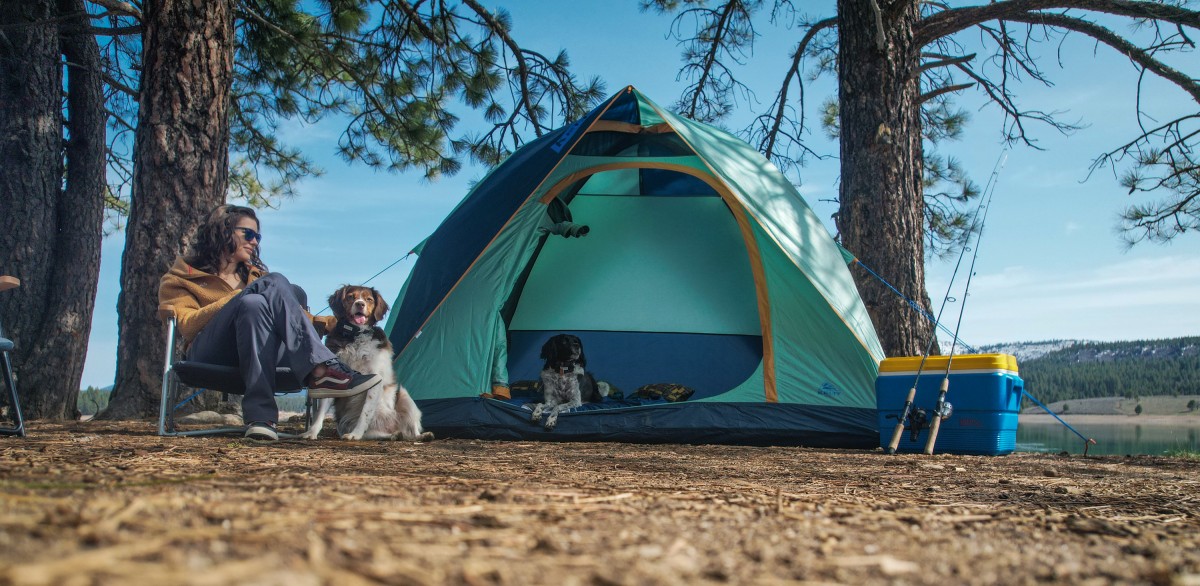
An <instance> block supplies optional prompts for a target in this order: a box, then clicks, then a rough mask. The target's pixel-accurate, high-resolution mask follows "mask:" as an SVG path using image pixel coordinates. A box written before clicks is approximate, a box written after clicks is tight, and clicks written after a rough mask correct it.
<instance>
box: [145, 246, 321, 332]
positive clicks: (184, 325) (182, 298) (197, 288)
mask: <svg viewBox="0 0 1200 586" xmlns="http://www.w3.org/2000/svg"><path fill="white" fill-rule="evenodd" d="M261 276H262V272H260V271H258V270H256V269H250V278H249V283H253V282H254V281H255V280H256V279H258V278H259V277H261ZM249 283H247V284H249ZM240 292H241V289H234V288H233V287H230V286H229V283H226V282H225V281H224V280H223V279H221V278H220V277H218V276H216V275H214V274H212V273H206V272H204V271H201V270H200V269H197V268H195V267H193V266H191V265H189V264H187V263H186V262H184V260H183V257H178V258H176V259H175V264H174V265H171V270H169V271H167V274H165V275H163V276H162V279H160V280H159V282H158V303H159V305H171V306H174V308H175V324H176V327H177V328H178V329H179V333H180V334H182V335H183V341H184V343H185V344H190V343H191V342H192V340H194V339H195V338H196V335H197V334H199V333H200V330H202V329H204V326H205V325H208V322H209V320H211V319H212V318H213V316H214V315H217V312H218V311H221V308H222V307H225V304H226V303H229V300H230V299H233V297H234V296H235V295H237V294H238V293H240ZM305 314H308V312H307V311H305ZM309 317H311V318H312V321H313V326H314V327H315V328H316V330H317V334H318V335H322V336H324V335H325V333H326V332H329V331H331V330H332V329H333V327H334V326H335V325H337V319H336V318H334V317H333V316H331V315H326V316H321V317H315V316H312V315H309Z"/></svg>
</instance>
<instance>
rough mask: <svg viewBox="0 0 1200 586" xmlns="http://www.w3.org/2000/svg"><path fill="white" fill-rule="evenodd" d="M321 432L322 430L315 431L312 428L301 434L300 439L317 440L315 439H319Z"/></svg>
mask: <svg viewBox="0 0 1200 586" xmlns="http://www.w3.org/2000/svg"><path fill="white" fill-rule="evenodd" d="M320 433H321V432H320V431H313V430H311V429H310V430H308V431H306V432H304V433H302V434H300V439H306V440H315V439H317V435H319V434H320Z"/></svg>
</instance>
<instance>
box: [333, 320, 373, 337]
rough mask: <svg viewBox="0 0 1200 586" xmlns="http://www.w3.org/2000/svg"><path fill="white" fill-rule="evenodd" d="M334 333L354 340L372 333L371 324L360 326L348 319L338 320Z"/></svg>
mask: <svg viewBox="0 0 1200 586" xmlns="http://www.w3.org/2000/svg"><path fill="white" fill-rule="evenodd" d="M333 333H334V334H337V337H339V338H344V339H346V340H353V339H355V338H359V337H363V338H365V337H367V336H370V335H371V326H360V325H358V324H352V323H350V322H348V321H342V320H338V322H337V325H336V326H334V328H333Z"/></svg>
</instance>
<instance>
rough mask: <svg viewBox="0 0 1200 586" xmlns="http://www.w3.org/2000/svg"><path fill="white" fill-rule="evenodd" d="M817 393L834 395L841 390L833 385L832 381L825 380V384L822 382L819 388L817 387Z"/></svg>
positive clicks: (828, 395) (827, 395) (838, 393)
mask: <svg viewBox="0 0 1200 586" xmlns="http://www.w3.org/2000/svg"><path fill="white" fill-rule="evenodd" d="M817 394H818V395H825V396H826V397H836V396H838V395H840V394H842V390H841V389H839V388H837V387H835V386H833V383H831V382H829V381H825V384H822V385H821V388H819V389H817Z"/></svg>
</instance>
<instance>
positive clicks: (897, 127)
mask: <svg viewBox="0 0 1200 586" xmlns="http://www.w3.org/2000/svg"><path fill="white" fill-rule="evenodd" d="M889 4H891V3H884V2H878V3H877V2H875V1H873V0H838V37H839V39H840V40H839V43H840V46H839V49H838V77H839V79H840V81H841V84H840V90H839V94H838V99H839V109H840V115H841V118H840V130H841V165H842V169H841V192H840V196H841V208H840V210H839V212H838V217H837V227H838V231H839V232H840V233H841V236H842V244H843V245H844V246H845V247H846V248H847V249H849V250H850V251H852V252H853V253H854V254H855V255H857V256H858V258H859V259H861V260H862V262H863V263H864V264H866V265H867V266H869V267H871V268H872V269H873V270H874V271H875V272H877V273H879V274H880V275H881V276H882V277H883V278H885V279H887V280H888V281H889V282H891V283H892V285H893V286H895V287H896V288H897V289H899V290H900V291H901V292H902V293H903V294H904V295H905V296H907V297H908V298H910V299H912V300H914V301H916V302H917V303H919V304H922V306H923V307H924V308H925V309H926V310H928V308H929V294H928V293H927V292H926V290H925V264H924V263H925V244H924V240H923V234H924V223H923V221H924V220H923V217H924V205H925V204H924V200H923V199H922V186H921V173H922V165H923V158H924V157H923V150H922V144H921V119H920V104H919V103H918V99H919V96H920V86H919V75H918V72H917V66H918V57H919V50H920V47H915V46H913V42H912V41H913V39H912V31H913V25H914V24H915V23H916V20H917V17H918V13H917V3H916V2H912V1H908V0H899V1H897V2H896V3H894V4H895V6H889ZM880 5H882V6H883V12H882V14H881V15H880V18H881V19H882V21H883V37H884V38H883V39H882V43H883V46H882V49H881V48H880V45H879V42H880V40H881V39H880V35H879V33H878V32H877V24H876V23H877V20H876V10H874V9H873V7H879V6H880ZM854 278H855V282H856V283H857V284H858V290H859V293H860V294H861V295H862V298H863V301H864V302H865V303H866V306H867V311H868V312H869V313H870V314H871V319H872V321H874V323H875V329H876V331H877V332H878V334H879V339H880V342H881V343H882V344H883V349H884V351H885V352H886V353H887V354H888V355H889V356H911V355H920V354H921V353H923V352H924V351H925V348H926V346H927V345H928V344H929V343H930V340H931V335H932V334H933V331H934V330H933V324H931V323H930V322H929V321H928V320H926V319H925V318H924V317H922V316H921V315H920V314H919V313H917V311H915V310H914V309H913V308H912V307H910V306H909V305H908V303H907V302H906V301H905V300H904V299H902V298H901V297H900V296H898V295H896V294H895V293H894V292H892V291H891V290H890V289H888V288H887V286H885V285H884V284H883V283H881V282H879V280H878V279H875V278H874V277H872V276H871V275H869V274H868V273H866V272H865V271H864V270H862V268H861V267H858V268H855V270H854ZM934 344H935V345H934V346H933V351H934V352H935V353H936V352H937V351H938V350H937V346H936V341H934Z"/></svg>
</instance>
